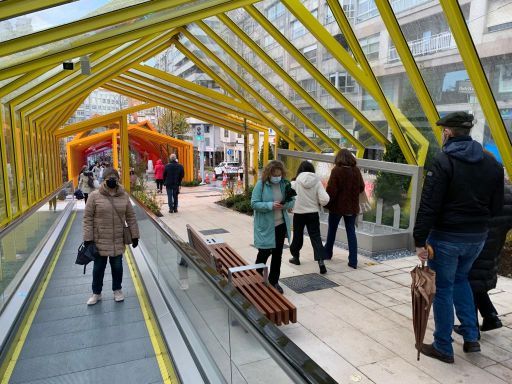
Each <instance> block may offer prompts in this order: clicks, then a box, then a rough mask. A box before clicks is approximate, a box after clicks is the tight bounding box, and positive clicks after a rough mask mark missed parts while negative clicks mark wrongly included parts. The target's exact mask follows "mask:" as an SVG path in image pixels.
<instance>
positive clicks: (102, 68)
mask: <svg viewBox="0 0 512 384" xmlns="http://www.w3.org/2000/svg"><path fill="white" fill-rule="evenodd" d="M173 35H174V33H172V32H171V33H170V34H164V35H163V36H159V37H155V36H148V37H146V38H143V39H140V40H138V41H136V42H134V43H132V44H130V45H129V46H127V47H125V48H123V49H122V50H121V51H119V52H117V53H116V54H114V55H112V56H110V57H108V58H106V59H105V60H103V61H101V62H100V63H97V64H96V65H94V66H93V68H92V69H93V71H94V73H93V74H91V75H90V76H86V77H84V76H76V77H72V78H69V79H67V81H65V82H64V83H62V84H60V85H59V86H58V87H55V88H52V89H51V90H49V91H48V92H45V93H42V94H41V95H40V96H39V97H38V98H37V99H35V100H32V101H31V102H30V103H28V104H25V105H24V106H23V107H22V110H23V111H28V112H30V113H35V112H36V111H37V110H38V109H42V108H43V107H45V106H48V107H47V108H46V109H47V111H48V110H53V109H54V108H55V106H56V105H58V103H59V101H60V100H62V97H63V95H66V96H65V97H66V99H69V98H73V97H77V96H79V95H80V93H84V94H86V93H89V92H86V91H84V89H87V88H88V85H90V84H93V83H94V84H98V83H100V82H99V81H98V79H103V77H104V76H105V75H106V74H108V73H111V72H112V69H113V68H119V67H122V66H123V65H124V64H127V63H131V64H133V62H134V60H135V62H137V60H139V59H140V57H141V55H142V54H143V53H144V54H147V51H148V50H150V49H152V48H154V47H155V46H158V45H159V44H161V43H162V42H164V41H166V40H167V38H168V37H172V36H173ZM78 90H79V91H80V92H77V91H78ZM50 102H53V103H51V104H49V103H50Z"/></svg>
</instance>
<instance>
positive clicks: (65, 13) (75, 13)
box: [0, 0, 148, 41]
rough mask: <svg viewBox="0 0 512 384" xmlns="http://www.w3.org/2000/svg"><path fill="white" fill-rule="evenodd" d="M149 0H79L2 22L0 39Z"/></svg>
mask: <svg viewBox="0 0 512 384" xmlns="http://www.w3.org/2000/svg"><path fill="white" fill-rule="evenodd" d="M147 1H148V0H79V1H74V2H72V3H70V4H63V5H59V6H57V7H52V8H48V9H43V10H41V11H38V12H32V13H29V14H26V15H23V16H18V17H14V18H12V19H8V20H4V21H1V22H0V41H5V40H10V39H14V38H16V37H20V36H25V35H28V34H30V33H34V32H39V31H42V30H45V29H49V28H53V27H56V26H59V25H63V24H67V23H71V22H73V21H77V20H81V19H85V18H88V17H92V16H97V15H101V14H105V13H108V12H112V11H115V10H118V9H121V8H126V7H129V6H132V5H135V4H140V3H145V2H147Z"/></svg>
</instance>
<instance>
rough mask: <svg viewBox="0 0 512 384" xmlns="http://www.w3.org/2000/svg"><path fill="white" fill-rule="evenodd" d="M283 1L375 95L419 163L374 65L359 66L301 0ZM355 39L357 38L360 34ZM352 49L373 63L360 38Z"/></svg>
mask: <svg viewBox="0 0 512 384" xmlns="http://www.w3.org/2000/svg"><path fill="white" fill-rule="evenodd" d="M281 2H282V3H283V4H284V5H285V6H286V7H287V8H288V10H289V11H290V12H291V13H292V14H293V15H294V16H295V17H296V18H297V20H299V21H300V22H301V23H302V24H303V25H304V26H305V27H306V28H307V29H308V30H309V31H310V32H311V34H312V35H313V36H315V38H316V39H317V40H318V41H320V42H321V43H322V44H323V45H324V46H325V48H327V50H328V51H329V52H330V53H331V55H332V56H333V57H334V58H335V59H336V60H338V61H339V62H340V63H341V64H342V65H343V67H344V68H345V69H346V70H347V72H349V73H350V75H351V76H352V77H354V78H355V79H356V81H357V82H358V83H359V84H360V85H361V86H363V87H364V88H366V90H367V91H368V93H370V94H371V95H372V96H373V98H374V99H375V101H377V103H378V104H379V106H380V108H381V110H382V112H383V113H384V116H385V117H386V120H387V121H388V124H389V125H390V127H391V130H392V131H393V134H394V136H395V138H396V140H397V142H398V144H399V145H400V148H401V150H402V153H403V154H404V156H405V159H406V161H407V163H409V164H414V165H415V164H417V161H416V158H415V156H414V153H413V151H412V148H411V146H410V144H409V142H408V141H407V139H406V138H405V136H404V133H403V132H402V130H401V128H400V125H399V124H398V121H397V120H396V117H395V115H394V114H393V112H392V111H391V108H390V106H389V104H388V101H387V100H386V97H385V96H384V93H383V92H382V90H381V89H380V87H379V84H378V82H377V81H376V78H375V76H374V74H373V71H371V69H370V71H369V72H367V71H365V70H363V69H362V68H361V67H359V65H358V63H357V62H356V61H355V60H354V59H353V58H352V56H350V54H349V53H348V52H347V51H346V50H345V49H344V48H343V47H342V46H341V44H340V43H338V41H336V39H335V38H334V37H333V36H332V35H331V33H330V32H329V31H328V30H327V29H325V27H324V26H323V25H322V23H320V21H318V19H317V18H316V17H315V16H313V14H311V12H310V11H309V10H308V9H307V8H306V7H305V6H304V5H303V4H302V3H301V2H300V1H299V0H282V1H281ZM340 28H343V25H340ZM346 29H347V28H343V29H342V32H343V35H344V36H345V38H346V39H347V41H348V42H349V44H351V40H352V39H351V36H353V37H354V38H355V34H354V31H353V30H352V29H351V28H350V27H349V28H348V29H349V30H350V31H346ZM349 35H350V36H349ZM355 39H356V41H357V38H355ZM351 49H352V51H353V53H354V56H356V58H357V59H358V61H359V64H360V65H361V66H363V68H365V64H364V63H366V65H367V66H368V67H369V64H368V61H367V60H366V57H365V56H364V53H363V52H362V49H361V47H360V45H359V42H357V45H355V44H354V46H352V45H351ZM360 53H363V57H360Z"/></svg>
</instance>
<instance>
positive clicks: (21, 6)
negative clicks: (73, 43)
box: [0, 0, 76, 21]
mask: <svg viewBox="0 0 512 384" xmlns="http://www.w3.org/2000/svg"><path fill="white" fill-rule="evenodd" d="M75 1H76V0H4V1H2V2H1V3H0V21H2V20H7V19H12V18H14V17H18V16H22V15H26V14H27V13H32V12H37V11H41V10H43V9H47V8H51V7H56V6H58V5H62V4H67V3H73V2H75Z"/></svg>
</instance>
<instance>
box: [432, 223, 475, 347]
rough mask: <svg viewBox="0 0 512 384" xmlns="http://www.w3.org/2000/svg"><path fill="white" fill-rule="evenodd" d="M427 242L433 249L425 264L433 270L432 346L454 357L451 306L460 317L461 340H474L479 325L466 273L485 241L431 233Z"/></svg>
mask: <svg viewBox="0 0 512 384" xmlns="http://www.w3.org/2000/svg"><path fill="white" fill-rule="evenodd" d="M427 243H428V244H430V245H431V246H432V247H433V248H434V259H433V260H429V262H428V265H429V267H430V268H432V270H434V271H435V272H436V295H435V297H434V303H433V308H434V320H435V331H434V347H435V349H437V350H438V351H439V352H442V353H444V354H445V355H449V356H453V347H452V341H453V339H452V336H451V335H452V330H453V323H454V319H453V307H454V306H455V312H456V313H457V318H458V319H459V321H460V323H461V326H460V330H461V333H462V335H463V337H464V341H477V339H478V326H477V318H476V311H475V303H474V301H473V293H472V291H471V286H470V284H469V280H468V273H469V270H470V269H471V266H472V265H473V262H474V261H475V259H476V258H477V257H478V255H479V254H480V252H481V251H482V248H483V247H484V244H485V240H483V241H478V242H474V241H473V242H466V243H460V242H457V243H455V242H450V241H445V239H443V240H438V239H436V236H435V235H433V234H432V233H431V234H430V236H429V238H428V239H427Z"/></svg>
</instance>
